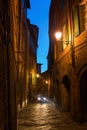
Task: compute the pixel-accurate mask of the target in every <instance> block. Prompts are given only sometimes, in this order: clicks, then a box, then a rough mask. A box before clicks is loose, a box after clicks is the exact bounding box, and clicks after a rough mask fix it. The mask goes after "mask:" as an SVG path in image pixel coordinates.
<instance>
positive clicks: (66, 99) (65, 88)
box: [61, 75, 70, 111]
mask: <svg viewBox="0 0 87 130" xmlns="http://www.w3.org/2000/svg"><path fill="white" fill-rule="evenodd" d="M61 96H62V108H63V110H65V111H70V80H69V78H68V76H66V75H65V76H64V77H63V80H62V95H61Z"/></svg>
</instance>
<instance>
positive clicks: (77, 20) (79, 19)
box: [73, 5, 85, 36]
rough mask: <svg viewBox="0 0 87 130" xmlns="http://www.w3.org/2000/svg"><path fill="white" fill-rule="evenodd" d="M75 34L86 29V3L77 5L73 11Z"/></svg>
mask: <svg viewBox="0 0 87 130" xmlns="http://www.w3.org/2000/svg"><path fill="white" fill-rule="evenodd" d="M73 25H74V36H78V35H79V34H80V33H81V32H83V31H84V30H85V5H80V6H76V7H75V8H74V11H73Z"/></svg>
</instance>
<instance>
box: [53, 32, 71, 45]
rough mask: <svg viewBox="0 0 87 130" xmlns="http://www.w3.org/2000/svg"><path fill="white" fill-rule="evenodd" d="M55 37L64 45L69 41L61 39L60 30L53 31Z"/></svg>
mask: <svg viewBox="0 0 87 130" xmlns="http://www.w3.org/2000/svg"><path fill="white" fill-rule="evenodd" d="M55 38H56V40H57V41H60V42H63V43H64V44H66V45H67V44H68V43H71V41H63V40H61V38H62V32H56V33H55Z"/></svg>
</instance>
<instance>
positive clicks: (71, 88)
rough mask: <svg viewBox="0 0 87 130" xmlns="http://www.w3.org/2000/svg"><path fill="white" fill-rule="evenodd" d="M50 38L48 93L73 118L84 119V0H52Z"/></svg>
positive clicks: (86, 3) (86, 10)
mask: <svg viewBox="0 0 87 130" xmlns="http://www.w3.org/2000/svg"><path fill="white" fill-rule="evenodd" d="M57 31H60V32H62V38H61V40H59V41H57V40H56V39H55V32H57ZM49 38H50V47H49V54H48V70H49V73H50V81H51V85H50V97H51V98H52V99H53V100H54V101H55V103H56V104H57V105H58V106H60V108H61V110H63V111H69V112H70V113H71V116H72V118H74V120H76V121H87V102H86V100H87V87H86V86H87V51H86V50H87V1H86V0H75V1H74V0H67V1H65V0H59V1H58V0H52V1H51V5H50V11H49Z"/></svg>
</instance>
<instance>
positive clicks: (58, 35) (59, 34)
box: [55, 32, 62, 40]
mask: <svg viewBox="0 0 87 130" xmlns="http://www.w3.org/2000/svg"><path fill="white" fill-rule="evenodd" d="M55 37H56V40H60V39H61V37H62V33H61V32H56V33H55Z"/></svg>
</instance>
